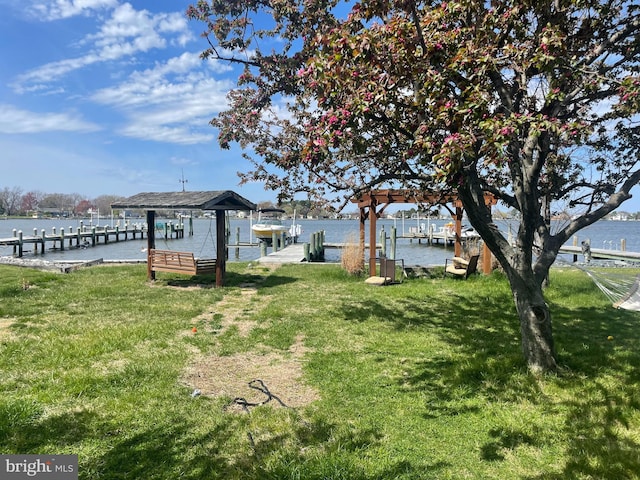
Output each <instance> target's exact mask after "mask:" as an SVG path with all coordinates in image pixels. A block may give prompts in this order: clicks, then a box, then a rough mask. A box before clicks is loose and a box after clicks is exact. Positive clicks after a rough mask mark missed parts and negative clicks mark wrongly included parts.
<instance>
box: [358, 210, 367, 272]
mask: <svg viewBox="0 0 640 480" xmlns="http://www.w3.org/2000/svg"><path fill="white" fill-rule="evenodd" d="M366 218H367V214H366V213H365V210H364V207H360V238H359V241H360V251H361V252H362V265H364V261H365V251H364V245H365V241H364V222H365V220H366Z"/></svg>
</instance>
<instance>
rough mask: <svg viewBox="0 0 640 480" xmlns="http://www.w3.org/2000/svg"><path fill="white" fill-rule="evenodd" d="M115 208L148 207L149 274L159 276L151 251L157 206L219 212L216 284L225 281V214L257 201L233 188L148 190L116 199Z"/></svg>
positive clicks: (251, 206) (248, 208) (248, 207)
mask: <svg viewBox="0 0 640 480" xmlns="http://www.w3.org/2000/svg"><path fill="white" fill-rule="evenodd" d="M111 208H118V209H125V208H126V209H139V210H146V214H147V229H148V232H147V277H148V278H149V280H155V272H154V271H153V269H152V262H151V255H152V251H153V250H154V249H155V247H156V237H155V224H156V210H202V211H213V212H215V214H216V252H215V274H216V287H222V286H223V285H224V277H225V272H226V258H227V245H226V242H227V238H226V235H225V215H224V213H225V212H226V211H229V210H236V211H252V210H256V209H257V206H256V204H255V203H253V202H251V201H249V200H247V199H246V198H244V197H242V196H240V195H238V194H237V193H235V192H232V191H231V190H220V191H207V192H185V191H183V192H146V193H138V194H136V195H133V196H132V197H129V198H125V199H123V200H120V201H117V202H114V203H113V204H112V205H111Z"/></svg>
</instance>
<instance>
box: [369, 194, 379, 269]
mask: <svg viewBox="0 0 640 480" xmlns="http://www.w3.org/2000/svg"><path fill="white" fill-rule="evenodd" d="M377 216H378V215H377V213H376V203H375V200H374V199H373V197H372V198H371V200H370V202H369V276H370V277H373V276H375V274H376V220H377Z"/></svg>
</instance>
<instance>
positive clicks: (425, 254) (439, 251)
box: [0, 218, 640, 266]
mask: <svg viewBox="0 0 640 480" xmlns="http://www.w3.org/2000/svg"><path fill="white" fill-rule="evenodd" d="M160 220H161V219H160ZM142 221H143V220H142V219H140V222H142ZM297 222H298V223H300V224H301V225H302V230H303V231H302V235H301V237H300V239H299V241H300V242H309V241H310V238H311V235H312V234H313V233H314V232H318V231H321V230H324V232H325V240H326V241H327V242H330V243H341V242H345V241H346V240H348V239H350V238H351V239H357V238H358V232H359V221H358V220H306V219H304V220H298V221H297ZM83 223H84V225H89V220H88V219H85V220H83ZM94 223H95V220H94ZM426 223H427V220H426V219H421V220H420V221H417V220H409V219H405V220H402V219H397V220H392V219H380V220H378V222H377V227H378V231H380V228H382V227H383V226H384V229H385V231H386V232H387V235H389V234H390V232H391V228H392V227H393V226H395V227H396V229H397V232H398V235H399V236H400V235H401V234H402V233H403V232H407V233H408V232H409V229H410V228H411V227H416V226H418V224H421V225H422V226H423V227H425V226H426ZM430 223H435V224H436V226H437V227H440V226H443V225H444V224H445V223H447V220H431V221H430ZM100 225H112V223H111V220H108V219H101V221H100ZM113 225H115V223H113ZM79 226H80V220H75V219H74V220H68V219H67V220H60V219H54V220H43V219H21V220H14V219H9V220H0V238H7V237H11V236H13V229H16V230H22V232H23V233H24V235H32V234H33V231H34V229H36V230H37V232H41V231H42V230H43V229H44V230H45V231H46V232H47V233H51V231H52V229H53V228H55V229H56V231H58V232H59V231H60V229H61V228H64V230H65V231H66V232H69V231H71V230H74V231H75V229H76V228H77V227H79ZM237 228H239V229H240V241H241V242H249V241H250V240H253V242H254V243H255V237H254V238H251V237H250V221H249V220H248V219H231V220H230V229H231V237H230V244H231V245H230V247H231V248H230V250H229V261H235V260H236V257H235V249H234V248H233V244H234V243H235V241H236V230H237ZM368 228H369V226H368V224H367V226H366V235H367V238H366V241H367V242H368V241H369V238H368V233H369V230H368ZM500 228H501V229H502V230H503V231H505V232H507V231H508V228H509V225H508V223H506V222H503V223H502V224H500ZM514 228H515V224H514ZM193 230H194V235H193V236H191V237H190V236H188V235H185V237H184V238H183V239H177V240H176V239H171V240H165V239H164V238H163V237H160V236H157V237H156V247H157V248H161V249H168V250H179V251H189V252H193V253H194V255H195V256H197V257H213V256H215V250H216V247H215V230H216V226H215V219H208V218H196V219H194V220H193ZM578 235H579V241H582V240H585V239H589V240H590V241H591V246H592V248H604V249H613V250H617V249H620V245H621V241H622V240H623V239H624V240H625V241H626V250H627V251H633V252H640V222H623V221H600V222H597V223H595V224H593V225H591V226H589V227H587V228H585V229H583V230H581V231H580V232H578ZM377 240H378V239H376V241H377ZM51 245H52V243H51V242H49V243H48V246H51ZM146 247H147V239H146V238H144V239H143V240H140V239H137V240H127V241H126V242H125V241H121V242H118V243H115V242H113V241H112V242H111V243H109V244H107V245H104V244H102V243H101V244H99V245H98V246H96V247H88V248H73V249H67V250H65V251H57V250H49V249H48V250H47V252H46V253H45V254H44V256H43V255H40V254H38V257H37V258H44V259H46V260H49V261H64V260H94V259H97V258H103V259H105V260H138V261H140V260H145V259H146V255H147V254H146ZM25 248H26V249H29V248H31V245H27V246H26V247H25ZM239 250H240V252H239V253H240V256H239V260H240V261H250V260H255V259H257V258H258V257H260V248H259V247H241V248H240V249H239ZM12 254H13V247H5V246H0V256H4V255H12ZM452 254H453V247H443V246H428V245H427V244H426V243H424V242H423V243H421V244H419V243H418V242H417V240H413V241H410V240H409V239H399V240H398V242H397V250H396V258H397V259H403V260H404V262H405V264H407V265H424V266H426V265H443V264H444V261H445V259H446V258H449V257H451V256H452ZM25 258H34V255H33V252H31V251H27V250H25ZM325 258H326V261H329V262H337V261H339V259H340V250H339V249H331V248H330V249H327V250H326V251H325ZM565 259H566V260H568V261H570V256H568V255H567V256H565Z"/></svg>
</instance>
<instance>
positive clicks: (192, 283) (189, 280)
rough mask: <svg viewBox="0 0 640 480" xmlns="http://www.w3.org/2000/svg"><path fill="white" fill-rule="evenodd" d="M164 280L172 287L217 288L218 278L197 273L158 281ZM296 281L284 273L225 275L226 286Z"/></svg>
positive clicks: (275, 285)
mask: <svg viewBox="0 0 640 480" xmlns="http://www.w3.org/2000/svg"><path fill="white" fill-rule="evenodd" d="M160 282H164V283H166V284H167V285H169V286H172V287H179V288H189V287H200V288H215V286H216V278H215V276H211V275H196V276H193V277H181V278H179V277H173V276H172V277H167V278H163V279H160V280H159V282H158V283H160ZM294 282H296V279H295V278H293V277H287V276H283V275H277V274H271V275H259V274H251V273H235V272H227V273H226V275H225V282H224V287H240V286H244V285H259V286H260V287H278V286H281V285H287V284H290V283H294Z"/></svg>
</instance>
